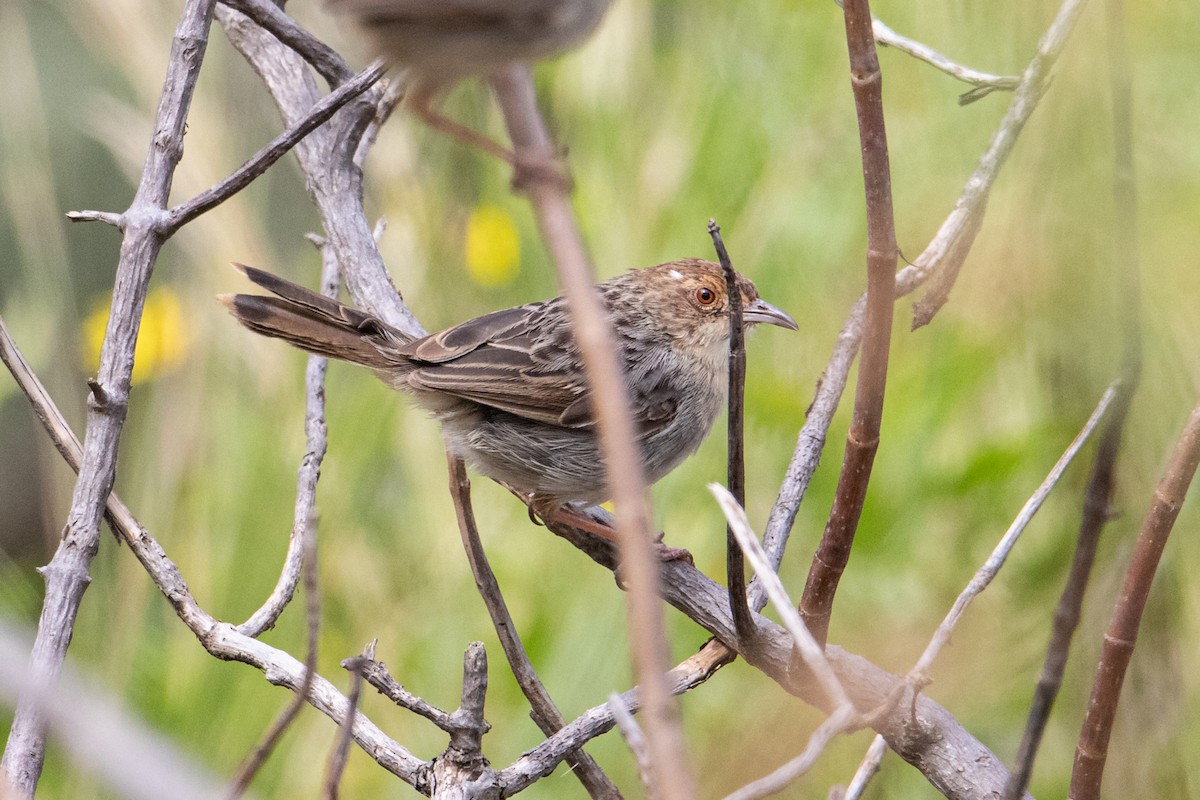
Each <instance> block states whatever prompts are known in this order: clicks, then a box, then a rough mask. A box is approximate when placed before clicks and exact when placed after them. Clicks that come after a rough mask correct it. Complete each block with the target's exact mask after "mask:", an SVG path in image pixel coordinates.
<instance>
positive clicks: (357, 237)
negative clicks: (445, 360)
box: [217, 6, 425, 338]
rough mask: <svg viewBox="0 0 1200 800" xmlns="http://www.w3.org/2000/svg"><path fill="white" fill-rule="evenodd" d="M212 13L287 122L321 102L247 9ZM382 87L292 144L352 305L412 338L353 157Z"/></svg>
mask: <svg viewBox="0 0 1200 800" xmlns="http://www.w3.org/2000/svg"><path fill="white" fill-rule="evenodd" d="M217 19H218V20H219V21H220V22H221V25H222V27H224V28H225V32H226V34H227V35H228V36H229V40H230V42H231V43H232V44H233V45H234V47H235V48H236V49H237V50H238V51H239V52H241V53H242V55H243V56H244V57H245V58H246V60H247V61H249V62H250V64H251V66H252V67H253V68H254V70H255V71H256V72H257V73H258V74H259V75H260V76H262V79H263V82H264V83H265V84H266V86H267V90H268V91H269V92H270V93H271V97H272V98H273V99H274V101H275V104H276V106H277V107H278V109H279V113H280V115H281V116H282V117H283V122H284V124H285V125H288V126H292V125H295V124H296V123H297V122H298V121H299V120H301V119H303V118H304V116H305V114H306V113H307V112H308V111H309V109H311V108H312V107H313V106H314V105H316V104H317V103H319V102H320V100H321V96H320V93H319V92H318V91H317V87H316V84H315V82H314V81H313V79H312V76H311V74H309V72H308V71H307V70H306V69H305V66H304V61H303V60H302V59H301V58H300V56H298V55H297V54H296V53H295V52H294V51H292V50H291V49H290V48H289V47H287V46H286V45H284V44H281V43H280V42H279V40H278V39H276V38H275V37H274V36H272V35H271V34H269V33H267V32H265V31H264V30H262V29H261V28H260V27H259V26H258V25H257V24H255V23H254V22H253V21H251V20H250V19H249V18H247V17H246V16H245V15H243V14H241V13H239V12H236V11H233V10H231V9H229V8H226V7H223V6H220V7H218V8H217ZM381 95H382V92H381V91H380V90H379V89H378V88H374V89H370V90H368V91H366V92H364V93H363V94H361V95H359V96H358V97H356V98H354V99H353V100H351V101H350V102H349V103H347V104H346V106H345V107H343V108H342V109H341V110H340V111H339V112H338V113H337V114H335V115H334V116H333V118H332V119H331V120H330V121H329V123H328V124H326V125H322V126H321V127H319V128H317V129H316V130H314V131H313V132H312V133H310V134H309V135H308V136H306V137H305V138H304V139H301V140H300V141H299V142H298V143H297V144H296V147H295V153H296V156H297V158H298V159H299V161H300V168H301V170H302V171H303V172H304V176H305V186H306V187H307V188H308V191H309V194H310V196H311V198H312V201H313V205H315V206H316V209H317V213H318V215H319V216H320V219H321V226H322V227H323V228H324V235H325V238H326V239H327V240H328V246H329V247H330V248H332V250H333V254H334V256H335V257H336V259H337V261H338V263H339V264H340V265H341V267H342V280H343V281H344V283H345V285H346V288H347V289H348V290H349V292H350V295H351V297H353V298H354V302H355V304H356V305H358V306H360V307H361V308H364V309H366V310H368V311H370V312H371V313H373V314H375V315H376V316H378V317H379V318H380V319H382V320H383V321H384V322H387V323H388V324H389V325H392V326H393V327H396V328H399V329H400V330H401V331H403V332H404V333H405V334H406V335H408V336H412V337H414V338H416V337H419V336H423V335H424V334H425V329H424V328H422V327H421V324H420V323H419V322H418V321H417V319H416V317H414V316H413V314H412V311H411V310H409V308H408V306H407V305H405V303H404V301H403V299H402V298H401V297H400V294H399V292H397V291H396V287H395V286H394V285H393V283H392V280H391V277H390V276H389V275H388V272H387V269H386V268H385V267H384V264H383V258H382V257H381V256H380V254H379V248H378V247H377V246H376V244H375V239H374V236H373V232H372V229H371V226H370V224H368V222H367V215H366V211H365V210H364V209H363V187H362V170H361V169H359V167H358V166H357V164H356V163H355V156H356V154H358V152H359V144H360V143H361V138H362V136H363V134H364V132H365V130H366V129H367V128H368V127H369V126H370V125H371V122H372V120H374V119H375V114H376V111H377V108H378V105H377V104H378V103H379V100H380V97H381Z"/></svg>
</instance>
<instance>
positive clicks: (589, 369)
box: [492, 67, 696, 800]
mask: <svg viewBox="0 0 1200 800" xmlns="http://www.w3.org/2000/svg"><path fill="white" fill-rule="evenodd" d="M492 86H493V88H494V90H495V92H496V97H497V100H498V101H499V103H500V108H501V110H502V112H503V113H504V121H505V125H506V126H507V128H508V132H509V137H510V138H511V139H512V143H513V147H514V149H515V150H517V151H518V152H522V153H529V154H530V155H532V156H534V157H535V158H538V157H540V158H544V159H547V160H549V159H550V158H551V157H552V156H553V155H554V148H553V143H552V142H551V140H550V136H549V134H548V133H547V132H546V127H545V124H544V123H543V121H542V118H541V114H540V113H539V112H538V108H537V98H536V96H535V95H534V91H533V77H532V75H531V73H530V72H529V69H528V68H527V67H512V68H510V69H509V70H508V71H506V72H504V73H501V74H499V75H496V76H494V77H493V78H492ZM525 191H526V192H527V193H528V195H529V200H530V203H531V205H532V206H533V210H534V214H535V215H536V216H537V220H538V227H539V229H540V230H541V234H542V239H543V241H544V242H545V243H546V247H547V249H548V250H549V251H550V254H551V256H552V257H553V259H554V263H555V265H556V266H557V267H558V276H559V282H560V284H561V285H562V291H563V295H564V296H565V297H566V299H567V307H568V308H569V309H570V313H571V323H572V329H573V332H574V335H575V339H576V341H577V342H578V343H579V347H580V350H581V352H582V354H583V362H584V374H585V375H586V377H587V382H588V387H589V389H590V391H591V393H592V401H593V408H594V410H595V413H596V416H597V422H598V426H599V430H600V452H601V454H602V456H603V458H604V464H605V473H606V476H607V478H608V486H609V491H610V493H611V494H612V497H613V501H614V503H615V506H616V516H617V533H618V541H619V543H620V549H621V561H622V565H623V567H624V569H625V570H626V574H627V575H628V583H629V594H628V609H629V610H628V614H629V631H630V649H631V650H632V651H633V661H634V668H635V673H636V675H637V677H638V682H639V683H640V684H641V686H642V689H643V691H644V692H645V695H644V701H645V706H644V708H645V712H644V713H645V720H646V735H647V738H648V740H649V746H650V755H651V757H652V758H653V760H654V766H655V769H654V778H655V781H656V784H657V785H656V786H655V790H656V796H657V797H659V798H660V800H688V799H689V798H692V797H695V794H696V793H695V790H694V787H693V786H692V779H691V776H690V775H689V773H688V771H687V768H686V766H685V765H686V761H685V754H684V748H683V732H682V728H681V726H680V723H679V719H678V714H677V711H676V708H675V703H674V700H673V699H672V697H671V694H670V692H669V691H668V689H667V683H666V678H665V673H666V671H667V668H668V665H669V661H668V649H667V639H666V630H665V627H664V622H663V614H662V608H661V606H660V604H659V600H658V587H659V583H660V576H659V573H658V569H657V562H656V559H655V557H654V552H653V547H652V539H651V529H650V509H649V502H648V498H647V496H646V487H645V479H644V477H643V474H642V462H641V458H640V454H639V453H638V450H637V447H636V445H635V442H636V439H635V435H634V427H633V420H632V419H631V417H630V414H629V397H628V389H627V388H626V386H625V381H624V378H623V376H622V374H621V366H620V363H619V362H618V360H617V350H616V347H615V346H614V341H613V336H612V331H611V326H610V324H609V321H608V317H607V315H606V313H605V310H604V307H603V305H602V304H601V302H600V297H599V295H598V293H597V292H596V289H595V287H594V286H593V278H592V275H591V267H590V265H589V263H588V259H587V256H586V254H585V252H584V247H583V240H582V236H581V235H580V232H579V227H578V225H577V224H576V221H575V216H574V213H573V212H572V210H571V205H570V200H569V198H568V196H567V192H566V187H565V186H564V185H563V184H562V182H561V181H557V180H553V179H547V178H546V177H545V176H539V177H536V178H535V179H533V180H531V181H530V183H529V185H528V186H527V187H526V188H525Z"/></svg>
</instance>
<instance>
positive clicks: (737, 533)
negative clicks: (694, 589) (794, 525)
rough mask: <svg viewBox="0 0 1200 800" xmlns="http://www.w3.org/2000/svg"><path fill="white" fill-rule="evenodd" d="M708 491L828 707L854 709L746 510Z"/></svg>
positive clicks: (714, 487) (718, 490)
mask: <svg viewBox="0 0 1200 800" xmlns="http://www.w3.org/2000/svg"><path fill="white" fill-rule="evenodd" d="M708 489H709V491H710V492H712V493H713V496H714V497H716V498H717V503H718V504H720V506H721V511H722V512H723V513H724V514H725V519H726V520H727V521H728V522H729V528H730V530H731V531H732V532H733V537H734V541H735V543H736V544H737V545H738V547H739V548H740V549H741V550H743V551H744V552H745V554H746V558H748V559H749V560H750V566H751V567H752V568H753V569H754V573H755V574H756V575H758V577H759V579H760V580H761V581H762V584H763V588H764V590H765V591H766V593H767V596H768V597H770V598H771V603H772V605H774V606H775V611H776V612H777V613H778V614H779V616H780V618H781V619H782V620H783V626H784V627H785V628H787V629H788V632H789V633H790V634H792V638H793V639H795V640H796V649H797V650H799V651H800V656H801V658H803V659H804V662H805V664H807V665H808V668H809V669H810V670H812V672H813V674H814V675H815V676H816V678H817V681H818V683H820V684H821V688H823V689H824V690H825V697H826V702H827V704H828V705H829V706H831V707H833V708H843V707H846V706H849V707H850V708H851V709H853V707H854V706H853V704H852V703H851V702H850V698H849V697H848V696H847V695H846V690H845V689H844V688H843V687H842V684H841V682H840V681H838V679H837V676H836V675H834V673H833V668H832V667H830V666H829V661H828V660H827V659H826V658H825V655H824V653H822V652H821V643H820V642H818V641H817V640H816V638H815V637H814V636H813V635H812V633H811V632H810V631H809V630H808V627H807V626H806V625H805V624H804V620H803V619H801V618H800V614H799V613H797V611H796V609H795V608H794V607H793V606H792V599H791V598H790V597H788V595H787V590H786V589H784V588H783V582H782V581H780V580H779V575H777V574H776V573H775V570H774V569H773V568H772V567H771V565H770V564H769V563H768V562H767V554H766V553H765V552H764V551H763V549H762V545H760V544H759V543H758V539H757V538H756V537H755V536H754V530H753V529H752V528H751V527H750V520H748V519H747V518H746V511H745V509H743V508H742V506H741V505H740V504H739V503H738V502H737V498H735V497H734V496H733V495H732V494H730V492H729V491H728V490H727V489H726V488H725V487H724V486H721V485H719V484H715V483H711V484H709V486H708ZM735 622H736V620H735Z"/></svg>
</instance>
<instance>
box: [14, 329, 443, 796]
mask: <svg viewBox="0 0 1200 800" xmlns="http://www.w3.org/2000/svg"><path fill="white" fill-rule="evenodd" d="M0 355H2V356H4V361H5V364H6V365H7V366H8V367H9V369H10V371H11V372H12V374H13V377H14V378H16V380H17V384H18V386H20V388H21V391H22V392H23V393H24V394H25V396H26V397H28V398H29V399H30V402H31V403H32V404H33V405H34V408H35V411H36V413H37V416H38V418H39V419H40V420H41V421H42V424H43V426H44V427H45V428H46V432H47V433H48V434H49V435H50V438H51V440H52V441H53V442H54V446H55V448H57V449H58V451H59V452H60V453H61V454H62V456H63V459H64V460H65V461H66V462H67V463H68V464H69V465H70V466H71V467H72V468H73V469H76V470H78V468H79V464H80V461H81V460H82V457H83V446H82V445H81V444H80V443H79V439H78V438H77V437H76V436H75V434H74V432H73V431H72V430H71V428H70V426H69V425H68V424H67V421H66V420H65V419H64V418H63V416H62V413H61V412H60V411H59V410H58V408H57V406H55V404H54V402H53V400H52V399H51V398H50V396H49V395H48V394H47V393H46V389H45V387H44V386H42V384H41V382H40V381H39V380H38V379H37V376H36V375H34V374H33V372H32V371H31V370H30V369H29V368H28V364H27V363H26V361H25V359H24V358H23V357H22V356H21V354H20V351H19V350H18V349H17V347H16V344H15V343H14V342H13V341H12V340H11V338H10V337H9V336H8V330H7V328H5V326H4V324H3V320H0ZM106 517H107V519H108V521H109V524H110V525H112V527H113V530H114V531H115V532H116V533H117V535H118V536H119V537H121V539H122V540H123V541H124V542H125V543H126V544H127V545H129V550H130V552H132V553H133V555H134V556H135V557H136V558H137V559H138V561H139V562H141V564H142V566H143V567H144V568H145V570H146V572H147V573H148V574H149V576H150V579H151V580H152V581H153V582H154V585H155V586H157V587H158V589H159V591H160V592H162V594H163V596H164V597H165V598H166V600H167V602H169V603H170V605H171V608H172V609H173V610H174V611H175V614H176V615H177V616H178V617H179V618H180V620H182V621H183V623H184V624H185V625H186V626H187V627H188V629H189V630H190V631H191V632H192V633H193V634H194V635H195V636H196V638H197V640H199V642H200V644H201V645H202V646H203V647H204V649H205V650H207V651H208V652H209V653H210V654H211V655H213V656H214V657H216V658H218V659H221V660H223V661H240V662H242V663H245V664H249V665H251V666H253V667H255V668H256V669H258V670H260V671H261V672H263V674H264V675H266V676H268V677H269V679H270V681H271V683H274V684H277V685H281V686H286V687H288V688H289V689H291V690H292V691H293V692H299V691H300V688H301V687H302V686H303V685H304V683H305V677H306V675H308V674H310V673H308V672H307V671H306V670H305V669H304V665H303V664H302V663H301V662H300V661H298V660H296V659H295V658H293V657H292V656H291V655H290V654H288V653H286V652H284V651H282V650H279V649H277V648H274V647H271V646H270V645H267V644H264V643H263V642H260V641H258V640H257V639H253V638H251V637H248V636H246V635H245V634H242V633H240V632H239V631H238V630H237V628H236V627H235V626H233V625H232V624H230V623H227V622H222V621H220V620H217V619H215V618H214V617H213V616H212V615H210V614H209V613H208V612H206V611H205V610H204V609H202V608H201V607H200V605H199V604H198V603H197V602H196V599H195V598H194V597H193V596H192V593H191V590H189V589H188V586H187V583H186V582H185V581H184V580H183V575H182V574H180V572H179V568H178V567H176V566H175V564H174V563H173V562H172V561H171V560H170V559H169V558H168V557H167V555H166V553H165V552H164V551H163V549H162V547H160V546H159V544H158V542H157V541H155V539H154V537H153V536H151V535H150V532H149V531H147V530H146V529H145V528H144V527H142V525H141V524H140V523H139V522H138V521H137V519H135V518H134V516H133V513H132V512H131V511H130V510H129V507H128V506H126V505H125V504H124V503H122V502H121V499H120V498H119V497H118V496H117V495H116V493H111V494H109V497H108V504H107V513H106ZM308 702H309V704H310V705H312V706H313V707H314V708H316V709H317V710H319V711H320V712H321V713H323V714H325V715H326V716H328V717H330V718H331V719H334V720H341V719H344V717H345V713H344V709H345V707H346V698H345V697H343V696H342V695H341V694H340V693H339V692H338V691H337V690H336V689H335V688H334V687H333V685H332V684H331V683H330V682H329V681H327V680H326V679H325V678H322V677H321V676H320V675H315V674H314V675H313V677H312V683H311V687H310V690H309V692H308ZM354 738H355V741H356V742H358V743H359V745H360V746H361V747H362V748H363V749H364V750H365V751H367V752H369V753H371V755H372V757H373V758H374V759H375V761H376V762H377V763H378V764H379V765H380V766H382V767H383V768H384V769H386V770H388V771H389V772H392V773H393V774H395V775H396V776H397V777H399V778H401V779H402V780H404V781H405V782H406V783H409V784H410V785H412V786H414V787H420V786H423V785H425V782H426V781H427V780H428V775H429V772H428V770H429V764H428V763H426V762H424V761H421V760H420V759H418V758H416V757H415V756H413V755H412V754H411V753H409V752H408V751H407V750H406V749H405V748H404V747H402V746H401V745H399V744H398V743H397V742H395V741H393V740H392V739H390V738H388V737H387V736H386V735H384V733H383V732H382V731H381V730H380V729H379V728H378V727H377V726H376V725H374V724H373V723H372V722H371V721H370V720H367V719H366V718H365V717H363V716H361V715H360V716H359V718H358V721H357V723H356V726H355V730H354Z"/></svg>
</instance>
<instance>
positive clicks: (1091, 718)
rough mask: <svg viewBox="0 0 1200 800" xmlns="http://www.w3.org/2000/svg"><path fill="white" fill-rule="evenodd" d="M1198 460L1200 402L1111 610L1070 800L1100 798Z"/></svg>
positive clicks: (1153, 503)
mask: <svg viewBox="0 0 1200 800" xmlns="http://www.w3.org/2000/svg"><path fill="white" fill-rule="evenodd" d="M1198 464H1200V405H1197V406H1196V407H1195V408H1194V409H1192V413H1191V415H1190V416H1189V417H1188V420H1187V424H1186V425H1184V428H1183V433H1182V434H1181V435H1180V437H1179V441H1178V443H1177V444H1176V445H1175V450H1174V451H1173V452H1172V453H1171V457H1170V459H1169V460H1168V462H1167V468H1166V470H1165V471H1164V472H1163V476H1162V478H1161V479H1160V480H1159V482H1158V487H1157V488H1156V489H1155V491H1154V498H1153V500H1152V501H1151V503H1150V511H1149V512H1148V513H1147V514H1146V519H1145V521H1144V522H1143V523H1142V529H1141V532H1140V533H1138V539H1137V544H1136V545H1134V550H1133V555H1132V557H1131V558H1130V559H1129V567H1128V568H1127V570H1126V572H1125V581H1124V583H1123V584H1122V586H1121V593H1120V595H1118V597H1117V603H1116V607H1115V608H1114V609H1113V615H1112V621H1111V622H1110V623H1109V626H1108V631H1107V632H1106V633H1105V634H1104V644H1103V645H1102V647H1101V650H1100V664H1099V665H1098V666H1097V667H1096V677H1095V680H1094V682H1093V684H1092V694H1091V698H1090V699H1089V700H1088V710H1087V716H1085V717H1084V720H1083V727H1082V729H1081V730H1080V732H1079V744H1078V745H1077V746H1076V749H1075V764H1074V767H1073V769H1072V770H1071V786H1070V790H1069V791H1068V793H1067V797H1068V798H1070V800H1096V798H1099V797H1100V782H1101V779H1102V778H1103V776H1104V764H1105V761H1106V759H1107V758H1108V741H1109V737H1110V736H1111V735H1112V728H1113V722H1114V721H1115V720H1116V716H1117V704H1118V702H1120V699H1121V684H1122V683H1124V681H1125V671H1126V669H1127V668H1128V667H1129V661H1130V659H1131V658H1132V657H1133V648H1134V646H1135V645H1136V644H1137V636H1138V628H1139V627H1140V626H1141V622H1142V613H1143V612H1144V611H1145V610H1146V600H1147V598H1148V597H1149V596H1150V586H1151V584H1152V583H1153V582H1154V574H1155V572H1157V571H1158V562H1159V560H1160V559H1161V558H1162V554H1163V549H1164V548H1165V547H1166V545H1167V537H1169V536H1170V535H1171V529H1172V528H1173V527H1174V525H1175V519H1176V518H1177V517H1178V516H1179V509H1180V508H1181V507H1182V506H1183V501H1184V498H1185V497H1186V496H1187V490H1188V487H1189V486H1190V485H1191V482H1192V478H1193V477H1194V476H1195V474H1196V467H1197V465H1198Z"/></svg>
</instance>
